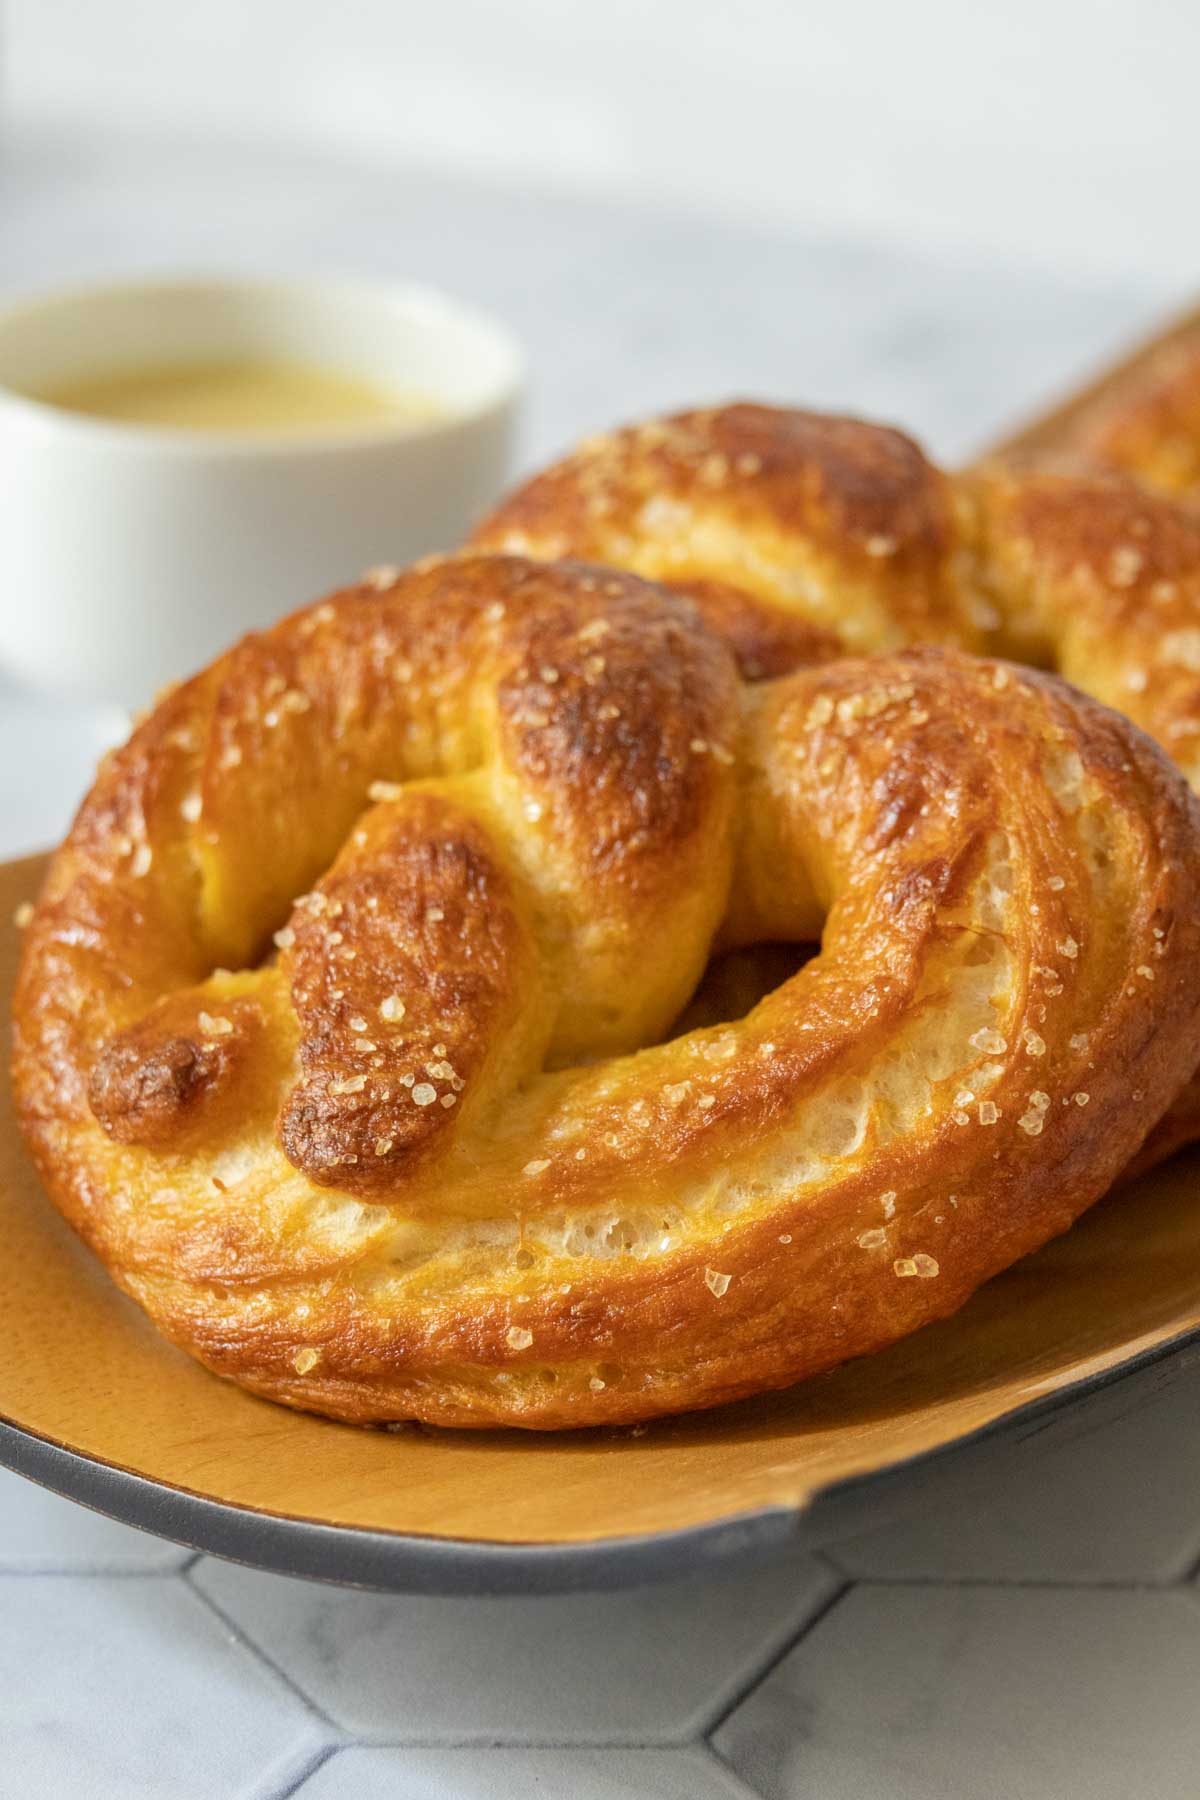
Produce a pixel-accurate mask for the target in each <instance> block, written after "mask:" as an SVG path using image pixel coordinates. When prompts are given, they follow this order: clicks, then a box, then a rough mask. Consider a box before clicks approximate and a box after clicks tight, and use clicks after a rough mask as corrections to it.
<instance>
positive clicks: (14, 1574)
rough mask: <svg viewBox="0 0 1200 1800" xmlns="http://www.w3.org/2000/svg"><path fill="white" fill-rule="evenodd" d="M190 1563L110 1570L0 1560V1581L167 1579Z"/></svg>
mask: <svg viewBox="0 0 1200 1800" xmlns="http://www.w3.org/2000/svg"><path fill="white" fill-rule="evenodd" d="M190 1567H191V1564H190V1563H175V1564H173V1565H172V1566H171V1567H170V1568H165V1569H114V1568H109V1567H107V1566H106V1565H105V1564H104V1563H77V1564H76V1565H75V1567H74V1568H67V1569H64V1568H55V1569H17V1568H11V1569H10V1568H5V1567H4V1565H3V1564H2V1563H0V1581H75V1580H80V1581H171V1580H174V1578H175V1577H176V1576H177V1575H178V1576H183V1575H186V1574H187V1571H188V1569H189V1568H190Z"/></svg>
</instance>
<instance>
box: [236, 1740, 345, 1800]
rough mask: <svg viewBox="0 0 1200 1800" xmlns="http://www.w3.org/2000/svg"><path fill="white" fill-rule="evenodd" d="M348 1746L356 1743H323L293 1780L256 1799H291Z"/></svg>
mask: <svg viewBox="0 0 1200 1800" xmlns="http://www.w3.org/2000/svg"><path fill="white" fill-rule="evenodd" d="M348 1748H349V1749H354V1748H356V1745H354V1744H352V1743H351V1744H347V1743H341V1744H323V1745H322V1746H321V1748H320V1749H319V1750H316V1751H314V1752H313V1754H312V1756H310V1757H309V1759H308V1762H307V1763H306V1764H305V1766H304V1767H303V1768H302V1769H301V1771H300V1773H299V1774H298V1775H297V1776H296V1779H295V1780H294V1781H290V1782H288V1783H287V1784H286V1785H285V1786H283V1787H277V1788H272V1789H271V1790H270V1791H269V1792H264V1793H263V1794H261V1795H260V1796H259V1797H258V1800H292V1796H293V1795H295V1794H298V1793H300V1791H301V1789H302V1788H305V1787H307V1785H308V1783H309V1782H310V1781H311V1780H312V1778H313V1776H314V1775H316V1774H317V1773H318V1772H319V1770H321V1769H323V1768H324V1767H325V1764H326V1763H327V1762H332V1760H333V1758H334V1757H335V1756H336V1755H337V1754H338V1752H339V1751H341V1750H345V1749H348Z"/></svg>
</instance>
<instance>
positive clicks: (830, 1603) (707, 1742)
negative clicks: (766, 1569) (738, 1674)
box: [692, 1565, 855, 1779]
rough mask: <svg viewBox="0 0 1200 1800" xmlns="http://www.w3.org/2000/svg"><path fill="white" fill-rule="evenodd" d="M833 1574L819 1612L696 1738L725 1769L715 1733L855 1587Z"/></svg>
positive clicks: (759, 1669) (760, 1667)
mask: <svg viewBox="0 0 1200 1800" xmlns="http://www.w3.org/2000/svg"><path fill="white" fill-rule="evenodd" d="M830 1574H831V1575H832V1576H833V1578H834V1580H835V1582H837V1585H836V1586H835V1587H834V1589H833V1592H832V1593H831V1594H830V1595H829V1596H828V1597H827V1598H826V1599H825V1601H824V1602H823V1603H822V1604H821V1605H820V1606H818V1607H817V1609H816V1611H815V1612H813V1613H811V1614H810V1615H809V1617H808V1618H807V1619H806V1620H805V1621H804V1623H803V1625H801V1626H800V1628H799V1629H798V1630H797V1631H796V1632H795V1633H793V1635H792V1636H791V1637H790V1638H789V1639H788V1640H787V1642H786V1643H785V1644H783V1645H781V1646H780V1648H779V1649H778V1650H777V1651H776V1652H775V1654H774V1656H769V1657H768V1658H767V1660H766V1662H764V1663H760V1664H759V1665H758V1667H757V1668H756V1670H755V1673H754V1674H753V1676H751V1677H750V1678H749V1679H748V1680H746V1681H745V1682H743V1683H742V1685H741V1687H739V1689H738V1690H737V1692H736V1693H735V1694H734V1695H733V1697H732V1698H731V1699H730V1700H728V1701H727V1702H726V1704H725V1705H724V1706H723V1707H722V1708H721V1709H720V1711H719V1712H717V1713H716V1714H715V1715H714V1717H713V1718H711V1719H709V1721H708V1723H707V1725H705V1727H704V1729H703V1731H702V1732H701V1734H700V1736H699V1737H698V1738H696V1739H693V1740H692V1741H693V1742H694V1743H700V1744H703V1745H704V1746H705V1747H706V1748H707V1749H708V1750H711V1751H712V1754H713V1755H714V1756H715V1757H717V1759H718V1761H720V1763H721V1766H722V1768H726V1767H728V1765H727V1764H726V1762H725V1760H724V1758H723V1757H722V1756H721V1753H720V1751H719V1750H717V1748H716V1747H715V1745H714V1744H713V1741H712V1740H713V1736H714V1734H715V1733H716V1732H718V1731H719V1730H720V1729H721V1727H722V1725H723V1724H724V1723H725V1721H726V1719H728V1718H729V1717H730V1715H731V1714H732V1713H735V1712H736V1711H737V1709H738V1707H739V1706H741V1705H742V1703H743V1702H744V1701H746V1700H748V1699H749V1697H750V1695H751V1694H752V1693H754V1691H755V1689H756V1688H759V1687H761V1686H762V1684H763V1682H764V1681H766V1680H767V1678H768V1677H769V1676H770V1675H772V1674H773V1673H774V1671H775V1670H776V1669H777V1668H778V1667H779V1665H780V1663H781V1662H783V1661H784V1659H785V1658H786V1657H788V1656H790V1655H791V1653H792V1651H793V1650H794V1649H795V1648H796V1647H797V1645H798V1644H802V1643H803V1642H804V1640H805V1638H806V1637H807V1636H808V1634H809V1632H810V1631H815V1630H816V1628H817V1626H818V1625H820V1624H821V1623H822V1621H823V1620H824V1619H827V1618H828V1617H829V1614H830V1613H831V1612H832V1611H833V1609H834V1607H835V1606H837V1605H838V1604H839V1603H840V1602H841V1601H842V1600H844V1599H845V1597H846V1595H847V1594H848V1593H849V1592H850V1590H851V1589H852V1588H853V1587H854V1586H855V1583H854V1582H853V1581H851V1580H849V1579H848V1578H843V1579H842V1580H841V1581H838V1579H837V1578H838V1571H837V1570H836V1569H834V1568H832V1566H831V1565H830ZM733 1772H734V1774H736V1773H737V1771H736V1770H734V1771H733ZM739 1779H740V1778H739Z"/></svg>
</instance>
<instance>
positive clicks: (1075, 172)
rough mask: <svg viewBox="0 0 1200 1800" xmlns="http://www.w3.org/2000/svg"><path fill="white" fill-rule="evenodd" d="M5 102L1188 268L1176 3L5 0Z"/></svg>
mask: <svg viewBox="0 0 1200 1800" xmlns="http://www.w3.org/2000/svg"><path fill="white" fill-rule="evenodd" d="M7 64H8V106H9V113H10V117H12V118H14V119H15V121H16V123H17V125H18V126H21V125H27V124H28V123H29V122H30V121H35V122H37V123H38V124H40V125H52V124H53V123H54V122H56V121H57V122H58V123H59V124H64V125H67V126H68V127H70V126H72V125H79V124H80V123H82V124H84V125H85V126H95V125H96V124H98V123H107V124H112V125H116V126H119V127H120V128H121V129H122V130H123V131H130V132H137V131H141V130H147V131H153V130H156V129H158V130H161V129H162V128H163V127H170V128H171V129H172V130H177V129H180V128H186V127H190V128H193V129H196V130H204V131H208V132H219V133H220V134H221V135H222V137H224V138H226V139H229V138H230V137H235V138H241V139H257V140H264V139H267V140H272V141H278V140H291V141H295V140H298V139H302V140H304V141H305V142H306V143H308V144H310V145H311V144H314V143H318V144H323V145H325V146H327V147H329V148H330V149H332V150H334V151H337V152H339V153H341V154H346V153H350V154H352V155H353V156H355V157H361V158H369V159H372V160H376V161H380V162H391V163H402V164H404V165H406V166H408V167H412V166H414V165H415V166H422V165H423V166H426V167H428V168H430V169H440V170H444V171H454V172H457V173H459V174H467V175H474V176H486V177H487V178H489V179H493V180H498V181H506V182H508V181H514V180H515V181H520V182H533V183H536V184H538V185H540V186H542V187H554V188H558V189H560V190H563V189H565V190H568V191H588V192H591V193H596V192H600V193H604V194H608V195H614V196H623V197H626V198H629V197H636V198H637V199H639V200H641V201H663V200H666V201H671V202H674V203H682V204H683V205H685V206H687V207H689V208H693V209H697V210H700V211H707V212H710V213H712V214H715V215H722V216H724V217H725V218H727V219H728V218H734V219H738V220H741V221H747V220H753V221H756V222H760V223H764V224H769V225H773V226H785V227H788V228H793V229H794V228H812V227H830V226H836V227H837V228H838V229H839V230H842V229H846V228H852V229H855V230H860V231H863V232H865V233H869V234H871V235H872V236H874V237H876V238H880V237H886V238H890V239H893V240H896V239H899V240H903V241H905V242H908V243H918V244H922V245H925V246H929V247H931V248H937V249H939V250H941V251H942V252H954V253H957V254H961V255H970V254H972V253H986V254H989V255H997V254H999V255H1005V256H1012V257H1018V258H1020V259H1021V260H1022V261H1023V262H1024V263H1026V264H1031V263H1037V264H1040V265H1041V266H1042V267H1044V268H1054V269H1060V268H1069V269H1071V270H1072V271H1076V272H1079V273H1084V272H1089V271H1090V272H1095V273H1096V274H1098V275H1104V276H1112V275H1120V274H1122V273H1125V272H1127V271H1129V270H1130V269H1132V268H1138V269H1140V270H1142V271H1144V272H1145V273H1146V274H1147V275H1150V274H1153V276H1155V277H1156V278H1157V279H1158V280H1160V281H1164V282H1171V281H1178V282H1181V283H1185V282H1187V281H1188V280H1190V279H1191V278H1192V276H1193V274H1194V270H1195V258H1196V242H1195V239H1196V230H1195V216H1196V214H1195V203H1194V202H1195V194H1196V190H1197V176H1198V174H1200V130H1198V129H1197V126H1196V116H1195V98H1194V96H1195V82H1196V69H1197V66H1198V65H1200V6H1197V5H1196V4H1195V0H1139V3H1138V4H1133V3H1132V0H1004V4H1003V5H982V4H972V3H971V0H915V3H910V4H908V5H895V4H892V0H836V4H832V5H831V4H821V5H816V4H812V3H811V0H810V3H808V4H804V3H803V0H802V3H800V4H793V3H792V0H741V3H740V4H734V3H731V0H595V3H593V4H586V5H585V4H579V3H578V0H421V3H420V4H413V3H412V0H338V3H337V4H333V5H331V4H325V3H322V0H204V4H196V5H192V4H183V3H182V0H10V4H9V9H8V43H7Z"/></svg>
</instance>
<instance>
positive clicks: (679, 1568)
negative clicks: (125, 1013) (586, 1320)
mask: <svg viewBox="0 0 1200 1800" xmlns="http://www.w3.org/2000/svg"><path fill="white" fill-rule="evenodd" d="M1189 1349H1190V1350H1193V1351H1195V1352H1197V1354H1196V1356H1195V1357H1187V1358H1186V1359H1185V1358H1184V1356H1183V1354H1182V1353H1184V1352H1186V1351H1188V1350H1189ZM1185 1360H1186V1361H1187V1362H1188V1363H1190V1362H1192V1361H1196V1362H1197V1363H1198V1364H1200V1327H1196V1328H1194V1329H1192V1330H1189V1331H1186V1332H1183V1333H1181V1334H1180V1335H1179V1336H1177V1337H1172V1338H1168V1339H1167V1340H1166V1341H1165V1342H1164V1343H1162V1344H1156V1345H1154V1346H1153V1347H1152V1348H1151V1349H1148V1350H1144V1351H1142V1352H1140V1353H1139V1354H1138V1355H1136V1356H1133V1357H1130V1358H1129V1359H1128V1360H1127V1361H1125V1362H1122V1363H1118V1364H1116V1365H1115V1366H1114V1367H1113V1368H1111V1369H1105V1370H1101V1371H1100V1372H1098V1373H1096V1374H1092V1375H1087V1376H1084V1377H1082V1378H1081V1379H1080V1380H1078V1381H1075V1382H1072V1383H1070V1384H1069V1386H1067V1387H1064V1388H1060V1389H1058V1390H1057V1391H1056V1392H1054V1393H1053V1394H1048V1395H1045V1396H1043V1397H1042V1398H1040V1399H1037V1400H1032V1401H1029V1402H1027V1403H1026V1404H1025V1405H1023V1406H1019V1407H1017V1408H1015V1409H1014V1410H1013V1411H1011V1412H1008V1413H1005V1414H1004V1415H1002V1416H1001V1417H1000V1418H998V1419H995V1420H992V1421H991V1422H990V1423H989V1424H987V1425H984V1426H982V1427H981V1428H980V1429H979V1430H977V1431H974V1432H971V1433H969V1434H968V1435H966V1436H964V1437H962V1438H957V1439H955V1440H954V1441H953V1442H952V1443H950V1444H945V1445H941V1446H939V1447H938V1448H936V1449H933V1450H929V1451H923V1452H920V1453H919V1454H917V1455H916V1456H912V1457H907V1458H905V1459H903V1460H902V1461H900V1462H896V1463H893V1464H890V1465H888V1466H887V1467H886V1468H884V1469H881V1470H879V1471H873V1472H871V1473H868V1474H865V1475H859V1476H853V1477H851V1478H849V1479H847V1480H845V1481H841V1482H836V1483H834V1484H833V1485H831V1486H830V1487H828V1488H824V1489H822V1490H821V1491H820V1492H818V1493H817V1494H816V1495H814V1496H813V1498H812V1499H811V1501H809V1502H808V1503H807V1504H806V1505H805V1506H803V1507H792V1506H786V1505H779V1506H770V1507H764V1508H762V1509H760V1510H758V1511H755V1512H752V1513H744V1514H739V1515H735V1516H732V1517H730V1518H727V1519H722V1520H718V1521H716V1522H714V1523H712V1524H705V1525H697V1526H689V1527H686V1528H684V1529H683V1530H679V1531H667V1532H656V1533H652V1534H650V1535H643V1536H637V1537H610V1538H600V1539H596V1540H595V1541H591V1542H587V1541H585V1542H575V1543H564V1544H549V1543H528V1544H503V1543H494V1542H488V1541H484V1540H479V1539H469V1538H435V1537H427V1536H418V1535H414V1534H408V1533H403V1532H388V1531H371V1530H368V1529H365V1528H364V1527H361V1526H353V1525H328V1524H322V1523H321V1522H320V1521H318V1520H315V1519H306V1518H297V1517H294V1516H291V1515H288V1514H282V1513H269V1512H261V1511H258V1510H256V1509H254V1508H251V1507H244V1506H239V1505H235V1504H231V1503H229V1502H227V1501H222V1500H214V1499H210V1498H208V1497H207V1496H205V1495H203V1494H197V1493H193V1492H192V1491H191V1490H190V1489H187V1488H179V1487H172V1486H170V1485H168V1484H167V1483H165V1482H161V1481H156V1480H154V1479H152V1478H151V1477H149V1476H145V1475H139V1474H137V1473H135V1472H134V1471H133V1470H131V1469H125V1468H121V1467H119V1466H118V1465H116V1464H114V1463H108V1462H104V1461H102V1460H100V1459H99V1458H97V1457H93V1456H90V1455H86V1454H84V1453H83V1452H81V1451H77V1450H71V1449H68V1448H67V1447H66V1446H65V1445H62V1444H56V1443H53V1442H52V1441H51V1440H49V1439H48V1438H44V1437H39V1436H38V1435H36V1434H35V1433H33V1432H30V1431H27V1430H25V1429H24V1427H22V1426H19V1425H16V1424H13V1423H12V1422H11V1421H8V1420H5V1419H2V1418H0V1465H3V1466H5V1467H7V1468H10V1469H12V1470H14V1471H16V1473H18V1474H20V1475H24V1476H27V1477H28V1478H29V1479H30V1480H32V1481H35V1482H38V1483H39V1484H40V1485H41V1486H43V1487H46V1488H49V1489H51V1490H52V1491H53V1492H55V1493H59V1494H63V1495H65V1496H67V1497H68V1498H69V1499H72V1500H75V1501H78V1502H79V1503H80V1504H82V1505H84V1506H87V1507H90V1508H91V1509H92V1510H93V1511H95V1512H100V1513H105V1514H107V1515H108V1516H109V1517H111V1518H114V1519H118V1520H120V1521H122V1522H123V1523H124V1524H127V1525H133V1526H136V1527H138V1528H139V1529H141V1530H143V1531H148V1532H152V1533H153V1534H155V1535H156V1536H158V1537H164V1538H169V1539H171V1540H173V1541H175V1542H177V1543H180V1544H184V1545H186V1546H187V1547H189V1548H191V1549H194V1550H200V1551H205V1552H207V1553H208V1554H210V1555H214V1556H219V1557H223V1558H225V1559H227V1560H228V1561H231V1562H239V1563H245V1564H247V1565H250V1566H252V1567H256V1568H260V1569H269V1570H273V1571H275V1572H277V1573H280V1574H287V1575H296V1576H302V1577H304V1578H306V1579H308V1580H314V1581H329V1582H335V1583H339V1584H342V1585H344V1586H348V1587H364V1588H378V1589H384V1590H391V1591H393V1592H404V1593H422V1592H424V1593H433V1594H479V1595H482V1594H513V1593H526V1594H531V1593H543V1594H550V1593H562V1592H567V1591H570V1590H587V1589H593V1590H598V1589H605V1588H620V1587H635V1586H638V1585H640V1584H642V1583H647V1582H652V1581H664V1580H671V1579H672V1578H677V1577H681V1576H684V1575H688V1574H695V1573H698V1572H699V1571H701V1570H703V1569H705V1568H710V1569H711V1568H715V1567H717V1566H719V1565H721V1564H725V1563H728V1562H729V1561H731V1560H732V1559H734V1558H740V1557H747V1556H764V1555H769V1554H770V1553H771V1552H772V1551H777V1550H780V1549H782V1548H784V1547H786V1546H789V1545H791V1546H794V1547H799V1546H806V1547H808V1548H811V1549H818V1548H820V1547H821V1546H822V1545H823V1544H824V1545H828V1544H829V1543H830V1542H832V1541H833V1540H835V1539H837V1538H839V1537H848V1536H851V1535H853V1534H854V1533H855V1532H857V1531H860V1530H865V1529H868V1528H869V1527H870V1526H871V1525H873V1524H880V1523H882V1522H884V1520H885V1519H886V1518H887V1517H888V1516H889V1508H888V1500H889V1498H890V1497H891V1496H892V1495H893V1493H894V1494H896V1495H897V1496H898V1495H900V1494H901V1493H902V1492H903V1490H904V1488H905V1487H906V1486H907V1487H909V1488H910V1489H911V1488H912V1486H913V1485H914V1482H915V1480H916V1479H919V1478H923V1477H924V1476H925V1475H926V1474H930V1475H932V1474H933V1473H934V1472H935V1471H937V1472H939V1473H940V1472H942V1471H948V1470H949V1469H950V1468H952V1467H953V1466H954V1465H956V1464H957V1463H958V1462H959V1461H960V1460H961V1459H962V1458H963V1456H964V1455H965V1454H966V1453H969V1452H970V1451H971V1450H972V1449H973V1448H975V1447H976V1446H978V1445H980V1444H983V1443H986V1442H988V1441H990V1440H993V1439H997V1438H1002V1437H1014V1438H1020V1437H1027V1436H1033V1435H1036V1434H1037V1433H1038V1432H1040V1431H1041V1430H1044V1429H1045V1428H1046V1425H1047V1424H1048V1423H1049V1421H1050V1418H1051V1415H1054V1414H1057V1413H1061V1412H1062V1411H1063V1410H1064V1408H1066V1407H1068V1406H1069V1405H1070V1404H1071V1403H1073V1402H1079V1401H1083V1400H1085V1399H1087V1398H1088V1397H1096V1398H1097V1399H1099V1397H1101V1396H1103V1395H1105V1394H1108V1395H1109V1396H1113V1397H1119V1399H1120V1400H1122V1401H1124V1402H1125V1403H1126V1404H1127V1403H1128V1402H1129V1401H1132V1400H1133V1399H1135V1398H1137V1399H1141V1398H1144V1397H1145V1395H1146V1394H1147V1393H1148V1392H1149V1391H1150V1390H1151V1389H1152V1388H1154V1387H1155V1386H1157V1385H1159V1384H1160V1382H1161V1381H1162V1379H1163V1377H1164V1374H1165V1367H1166V1365H1167V1364H1168V1363H1172V1364H1174V1363H1178V1364H1179V1365H1180V1367H1182V1365H1183V1363H1184V1361H1185ZM1107 1410H1111V1411H1114V1412H1115V1411H1116V1410H1117V1408H1115V1407H1114V1408H1111V1409H1106V1416H1107ZM1119 1410H1122V1411H1123V1410H1125V1405H1124V1404H1122V1405H1121V1406H1120V1408H1119ZM1097 1422H1098V1423H1102V1422H1103V1420H1102V1419H1098V1421H1097ZM894 1510H902V1509H901V1508H900V1507H897V1508H895V1509H894Z"/></svg>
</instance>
